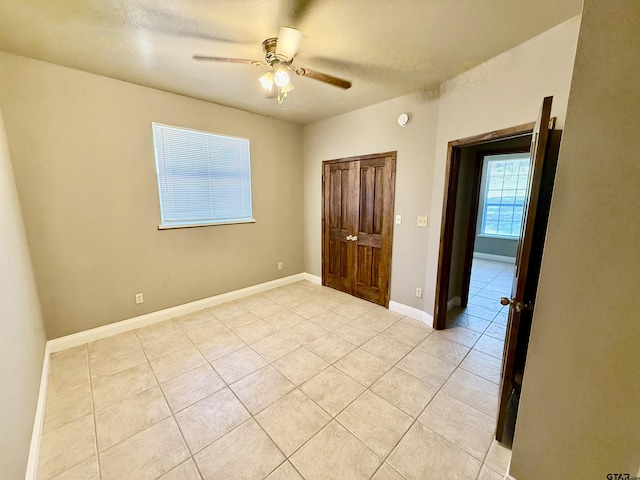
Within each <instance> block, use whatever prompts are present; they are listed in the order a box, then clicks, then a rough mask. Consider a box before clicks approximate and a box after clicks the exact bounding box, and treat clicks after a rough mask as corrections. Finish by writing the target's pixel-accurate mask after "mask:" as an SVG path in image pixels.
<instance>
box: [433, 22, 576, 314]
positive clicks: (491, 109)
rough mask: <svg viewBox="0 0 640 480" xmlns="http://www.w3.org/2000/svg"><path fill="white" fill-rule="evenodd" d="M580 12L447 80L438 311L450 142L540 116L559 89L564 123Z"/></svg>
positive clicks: (442, 111) (439, 178) (437, 168)
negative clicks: (548, 98) (544, 100)
mask: <svg viewBox="0 0 640 480" xmlns="http://www.w3.org/2000/svg"><path fill="white" fill-rule="evenodd" d="M579 24H580V19H579V17H575V18H573V19H571V20H568V21H567V22H564V23H562V24H560V25H558V26H557V27H555V28H553V29H551V30H548V31H547V32H545V33H543V34H541V35H539V36H537V37H535V38H533V39H531V40H529V41H527V42H526V43H523V44H522V45H519V46H518V47H515V48H513V49H511V50H509V51H508V52H505V53H503V54H502V55H499V56H497V57H495V58H493V59H491V60H489V61H488V62H486V63H484V64H482V65H480V66H478V67H476V68H474V69H472V70H469V71H468V72H466V73H464V74H462V75H460V76H458V77H456V78H454V79H453V80H450V81H448V82H446V83H445V84H443V86H442V87H443V88H442V94H441V95H440V102H439V108H438V120H437V121H438V131H437V136H436V149H435V162H434V171H433V182H432V184H431V185H430V187H429V188H430V190H431V219H432V225H433V227H432V228H430V229H429V238H428V242H426V243H425V244H426V245H428V247H427V248H428V252H427V268H426V279H425V282H424V283H425V297H424V310H425V311H426V312H428V313H430V314H432V313H433V306H434V301H435V298H434V295H435V284H436V272H437V266H438V247H439V240H440V223H441V220H442V199H443V192H444V173H445V163H446V157H447V144H448V143H449V142H450V141H452V140H457V139H460V138H465V137H469V136H472V135H477V134H481V133H485V132H490V131H492V130H498V129H502V128H508V127H512V126H515V125H520V124H523V123H527V122H532V121H534V120H535V119H536V117H537V115H538V112H539V110H540V105H541V104H542V98H543V97H545V96H548V95H553V97H554V99H553V110H552V115H553V116H555V117H557V119H558V121H557V124H556V125H557V126H558V127H559V128H562V125H563V121H564V117H565V111H566V106H567V98H568V93H569V84H570V81H571V72H572V69H573V59H574V56H575V48H576V41H577V37H578V27H579Z"/></svg>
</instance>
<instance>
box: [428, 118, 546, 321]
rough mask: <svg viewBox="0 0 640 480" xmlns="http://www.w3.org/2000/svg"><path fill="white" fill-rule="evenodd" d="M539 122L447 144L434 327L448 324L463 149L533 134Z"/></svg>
mask: <svg viewBox="0 0 640 480" xmlns="http://www.w3.org/2000/svg"><path fill="white" fill-rule="evenodd" d="M535 125H536V124H535V122H530V123H523V124H522V125H517V126H515V127H509V128H505V129H502V130H494V131H491V132H487V133H482V134H480V135H473V136H471V137H466V138H461V139H458V140H452V141H450V142H449V143H448V145H447V160H446V167H445V178H444V186H445V187H444V198H443V201H442V223H441V230H440V247H439V251H438V271H437V276H436V292H435V302H434V303H435V305H434V307H433V327H434V328H435V329H436V330H442V329H444V328H445V327H446V324H447V302H448V298H447V297H448V294H449V277H450V273H451V256H452V253H453V252H452V242H453V234H454V220H455V210H456V196H455V193H456V192H457V187H458V177H459V174H460V155H461V149H462V148H464V147H472V146H475V145H480V144H483V143H490V142H493V141H498V140H507V139H510V138H516V137H522V136H525V135H530V134H531V132H533V129H534V128H535ZM472 221H473V219H472Z"/></svg>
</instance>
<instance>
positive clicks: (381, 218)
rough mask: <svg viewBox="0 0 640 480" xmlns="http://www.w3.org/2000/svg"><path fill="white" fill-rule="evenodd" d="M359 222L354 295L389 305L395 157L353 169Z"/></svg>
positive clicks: (379, 159)
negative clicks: (355, 176)
mask: <svg viewBox="0 0 640 480" xmlns="http://www.w3.org/2000/svg"><path fill="white" fill-rule="evenodd" d="M355 173H356V175H357V179H356V181H357V183H358V187H359V188H358V205H357V208H358V211H357V213H356V218H357V221H358V229H357V232H358V233H357V240H354V241H353V243H354V246H355V249H356V251H355V257H356V260H355V271H354V272H353V279H352V282H353V284H352V288H353V290H352V291H353V294H354V295H356V296H357V297H360V298H364V299H365V300H369V301H371V302H375V303H378V304H380V305H384V306H388V305H389V281H390V277H391V240H392V233H393V200H394V192H395V179H394V176H395V155H393V156H391V155H388V156H384V157H378V158H372V159H369V160H361V161H359V162H358V166H357V168H356V172H355Z"/></svg>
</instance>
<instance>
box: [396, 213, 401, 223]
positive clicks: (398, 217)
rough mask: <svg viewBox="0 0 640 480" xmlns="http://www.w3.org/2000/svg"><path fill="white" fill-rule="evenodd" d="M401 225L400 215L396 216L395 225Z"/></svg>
mask: <svg viewBox="0 0 640 480" xmlns="http://www.w3.org/2000/svg"><path fill="white" fill-rule="evenodd" d="M400 224H402V215H396V225H400Z"/></svg>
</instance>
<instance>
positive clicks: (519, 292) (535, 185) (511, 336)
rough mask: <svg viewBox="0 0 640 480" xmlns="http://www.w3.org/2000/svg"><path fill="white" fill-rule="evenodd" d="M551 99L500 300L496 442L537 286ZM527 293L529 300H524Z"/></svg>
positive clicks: (537, 133) (537, 135)
mask: <svg viewBox="0 0 640 480" xmlns="http://www.w3.org/2000/svg"><path fill="white" fill-rule="evenodd" d="M552 100H553V97H546V98H545V99H544V100H543V103H542V108H541V110H540V115H539V117H538V120H537V122H536V126H535V128H534V130H533V138H532V141H531V150H530V152H531V153H530V155H531V164H530V167H529V185H528V191H527V203H526V204H525V206H524V211H523V220H522V228H521V232H520V239H519V241H518V250H517V253H516V265H515V275H514V279H513V286H512V290H511V298H510V299H506V298H503V301H504V303H506V302H510V303H509V305H510V306H509V317H508V320H507V332H506V337H505V344H504V352H503V357H502V375H501V379H500V397H499V407H498V425H497V431H496V438H497V439H498V440H499V441H502V440H503V438H502V437H503V434H504V426H505V422H506V421H507V407H508V404H509V398H510V397H511V395H512V393H513V392H514V389H515V390H517V388H518V385H519V383H518V382H517V381H516V378H515V375H516V371H515V368H514V367H515V363H516V348H517V346H518V342H519V337H520V326H521V321H522V320H523V318H525V317H526V318H527V319H529V320H530V318H531V317H532V315H533V308H534V305H533V300H534V296H535V288H534V289H533V290H532V289H531V286H530V285H531V283H532V281H533V280H535V283H536V284H537V272H538V268H539V266H538V265H534V266H533V267H534V268H533V269H532V273H534V272H535V276H536V278H535V279H532V278H529V277H530V275H529V266H530V265H529V263H530V260H531V252H532V249H538V248H541V247H540V245H537V244H538V243H540V238H542V242H544V235H542V237H540V235H539V234H535V232H534V228H535V226H536V215H537V213H538V212H537V209H538V203H539V202H538V200H539V196H540V187H541V184H542V181H543V172H544V167H545V159H546V156H547V150H548V148H547V147H548V143H549V142H548V140H549V124H550V117H551V103H552ZM543 214H544V215H548V211H547V212H543ZM545 227H546V222H545ZM534 243H536V245H534ZM540 251H541V250H540ZM527 294H528V295H529V297H530V298H528V297H527Z"/></svg>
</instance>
